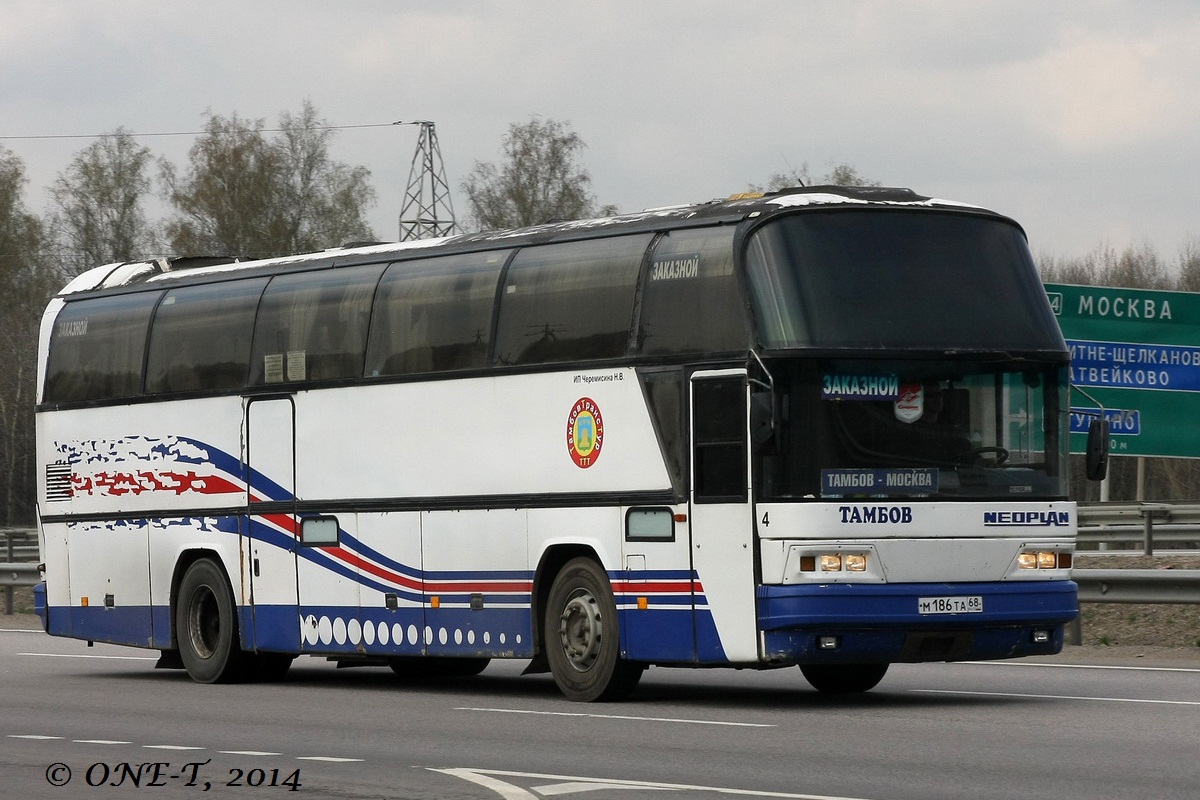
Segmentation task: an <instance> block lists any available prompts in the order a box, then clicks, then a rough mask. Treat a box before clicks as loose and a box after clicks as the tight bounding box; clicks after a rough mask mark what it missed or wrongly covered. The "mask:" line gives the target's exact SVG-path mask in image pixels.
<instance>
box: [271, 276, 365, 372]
mask: <svg viewBox="0 0 1200 800" xmlns="http://www.w3.org/2000/svg"><path fill="white" fill-rule="evenodd" d="M382 272H383V265H380V264H371V265H368V266H365V267H347V268H344V269H329V270H321V271H320V272H301V273H296V274H293V275H278V276H276V277H274V278H272V279H271V283H270V285H268V286H267V290H266V292H265V293H263V299H262V307H261V308H260V310H259V314H258V323H257V324H256V325H255V328H254V349H253V357H252V360H251V364H250V369H251V383H285V382H293V381H322V380H334V379H338V378H355V377H360V376H361V375H362V373H363V358H364V355H365V350H366V345H367V328H368V326H369V325H370V317H371V298H372V296H373V294H374V293H375V285H376V283H377V282H378V280H379V275H380V274H381V273H382Z"/></svg>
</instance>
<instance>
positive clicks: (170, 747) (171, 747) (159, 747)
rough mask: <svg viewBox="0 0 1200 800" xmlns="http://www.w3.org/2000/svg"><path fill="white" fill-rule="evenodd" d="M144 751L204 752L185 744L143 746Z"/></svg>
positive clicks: (200, 748)
mask: <svg viewBox="0 0 1200 800" xmlns="http://www.w3.org/2000/svg"><path fill="white" fill-rule="evenodd" d="M142 747H143V748H145V749H146V750H205V749H207V748H204V747H191V746H189V745H186V744H144V745H142Z"/></svg>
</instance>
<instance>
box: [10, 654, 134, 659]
mask: <svg viewBox="0 0 1200 800" xmlns="http://www.w3.org/2000/svg"><path fill="white" fill-rule="evenodd" d="M17 655H19V656H39V657H41V658H104V659H109V660H112V661H158V656H99V655H89V654H87V653H17Z"/></svg>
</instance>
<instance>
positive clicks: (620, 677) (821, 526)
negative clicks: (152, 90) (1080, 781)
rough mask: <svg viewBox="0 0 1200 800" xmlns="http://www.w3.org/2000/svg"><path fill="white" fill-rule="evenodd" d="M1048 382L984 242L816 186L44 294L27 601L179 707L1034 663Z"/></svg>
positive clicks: (993, 234)
mask: <svg viewBox="0 0 1200 800" xmlns="http://www.w3.org/2000/svg"><path fill="white" fill-rule="evenodd" d="M1067 365H1068V352H1067V349H1066V347H1065V345H1064V343H1063V339H1062V337H1061V335H1060V334H1059V330H1058V327H1057V325H1056V324H1055V320H1054V317H1053V314H1052V312H1051V310H1050V307H1049V305H1048V302H1047V298H1046V296H1045V294H1044V291H1043V289H1042V286H1041V283H1040V282H1039V280H1038V277H1037V274H1036V272H1035V269H1034V265H1033V262H1032V259H1031V258H1030V254H1029V250H1028V247H1027V244H1026V241H1025V236H1024V233H1023V232H1022V230H1021V228H1020V227H1018V225H1017V224H1016V223H1014V222H1013V221H1011V220H1009V219H1007V218H1005V217H1003V216H1000V215H998V214H995V213H992V212H990V211H987V210H984V209H981V208H976V207H972V206H967V205H962V204H958V203H951V202H946V201H941V200H935V199H930V198H927V197H922V196H918V195H916V194H914V193H913V192H911V191H909V190H906V189H878V188H855V189H848V188H839V187H815V188H804V189H797V190H789V191H785V192H781V193H777V194H771V195H767V196H763V197H751V198H742V199H734V200H730V201H720V202H717V201H714V202H712V203H705V204H700V205H694V206H686V207H673V208H668V209H658V210H650V211H646V212H643V213H640V214H632V215H627V216H620V217H613V218H608V219H598V220H588V221H577V222H565V223H555V224H547V225H542V226H538V227H533V228H527V229H522V230H515V231H503V232H494V233H485V234H477V235H468V236H458V237H452V238H445V239H437V240H428V241H420V242H408V243H403V244H387V245H372V246H363V247H353V248H344V249H338V250H332V251H327V252H321V253H313V254H307V255H297V256H293V257H287V258H275V259H269V260H258V261H240V260H236V259H218V260H212V259H209V260H197V259H179V260H156V261H144V262H130V263H123V264H115V265H108V266H104V267H100V268H97V269H94V270H92V271H89V272H87V273H85V274H83V275H81V276H80V277H78V278H76V279H75V280H73V281H72V282H71V283H70V284H69V285H68V286H66V287H65V288H64V289H63V290H62V292H61V293H60V294H59V295H58V296H57V297H56V298H54V300H53V301H52V302H51V303H50V305H49V307H48V308H47V310H46V313H45V318H44V322H43V325H42V332H41V342H40V363H39V387H40V389H39V391H40V394H39V398H38V407H37V445H38V464H39V484H38V512H39V528H40V531H39V536H40V544H41V552H42V558H43V560H44V582H43V583H42V584H40V585H39V586H38V587H37V604H38V606H39V613H40V614H41V616H42V620H43V622H44V625H45V628H46V630H47V631H48V632H49V633H51V634H53V635H56V636H67V637H74V638H79V639H88V640H95V641H104V642H113V643H120V644H126V645H137V646H141V647H147V648H153V649H157V650H160V651H161V652H162V657H161V659H160V662H159V663H160V665H162V666H182V667H184V668H186V669H187V671H188V672H189V673H190V675H191V676H192V677H193V678H194V679H195V680H197V681H202V682H228V681H238V680H253V679H278V678H280V677H282V676H283V675H284V673H285V672H286V671H287V669H288V667H289V665H290V664H291V662H292V660H293V658H294V657H296V656H297V655H315V656H322V657H328V658H333V659H337V660H345V661H360V662H365V663H378V664H380V665H388V666H391V667H392V668H393V669H394V670H395V671H396V672H398V673H400V674H405V675H414V674H423V675H469V674H474V673H477V672H479V671H480V670H482V669H483V668H484V667H485V666H486V665H487V663H488V660H489V659H492V658H513V659H526V660H529V661H530V670H531V671H547V670H548V671H550V672H551V673H553V677H554V679H555V681H556V682H557V684H558V686H559V687H560V688H561V690H562V691H563V693H564V694H566V695H567V696H568V697H570V698H572V699H575V700H602V699H615V698H620V697H623V696H625V695H626V694H628V692H630V691H631V690H632V689H633V688H634V686H635V684H636V683H637V681H638V679H639V677H640V676H641V674H642V672H643V670H644V669H645V668H646V667H648V666H664V667H670V666H687V667H696V666H704V667H710V666H732V667H751V668H770V667H785V666H794V665H799V667H800V669H801V670H802V671H803V674H804V676H805V677H806V678H807V680H808V681H809V682H810V683H811V684H812V685H813V686H815V687H816V688H818V689H820V690H824V691H834V692H845V691H864V690H867V689H870V688H871V687H873V686H874V685H876V683H878V681H879V680H880V679H881V678H882V677H883V675H884V673H885V671H886V670H887V667H888V665H889V664H890V663H894V662H920V661H947V660H958V659H994V658H1008V657H1013V656H1022V655H1032V654H1045V653H1054V652H1057V651H1058V650H1059V649H1060V648H1061V645H1062V640H1063V628H1064V625H1065V623H1067V622H1068V621H1070V620H1071V619H1072V618H1073V617H1074V616H1075V614H1076V592H1075V585H1074V584H1073V583H1072V582H1071V581H1070V579H1069V570H1070V566H1071V559H1072V554H1073V550H1074V535H1075V526H1076V513H1075V506H1074V505H1073V504H1072V503H1070V502H1068V501H1067V499H1066V493H1067V482H1066V476H1065V474H1064V471H1065V467H1066V462H1067V458H1066V456H1067V449H1066V442H1067V427H1068V426H1067V424H1066V420H1067V417H1066V411H1067V408H1068V396H1067V395H1068V384H1067V380H1068V373H1067Z"/></svg>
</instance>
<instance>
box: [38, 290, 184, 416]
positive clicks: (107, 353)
mask: <svg viewBox="0 0 1200 800" xmlns="http://www.w3.org/2000/svg"><path fill="white" fill-rule="evenodd" d="M161 296H162V295H161V293H159V292H145V293H141V294H128V295H121V296H119V297H104V298H98V299H95V300H84V301H80V302H76V303H68V304H67V305H66V306H65V307H64V308H63V310H62V311H61V312H60V313H59V315H58V318H57V319H56V320H55V322H54V331H53V333H52V334H51V340H50V359H49V363H48V364H47V366H46V391H45V399H46V401H48V402H58V401H70V400H106V399H110V398H117V397H131V396H133V395H138V394H141V392H142V361H143V358H144V356H145V353H146V329H147V327H148V326H149V324H150V312H151V311H153V310H154V304H155V302H156V301H157V300H158V298H159V297H161Z"/></svg>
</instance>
